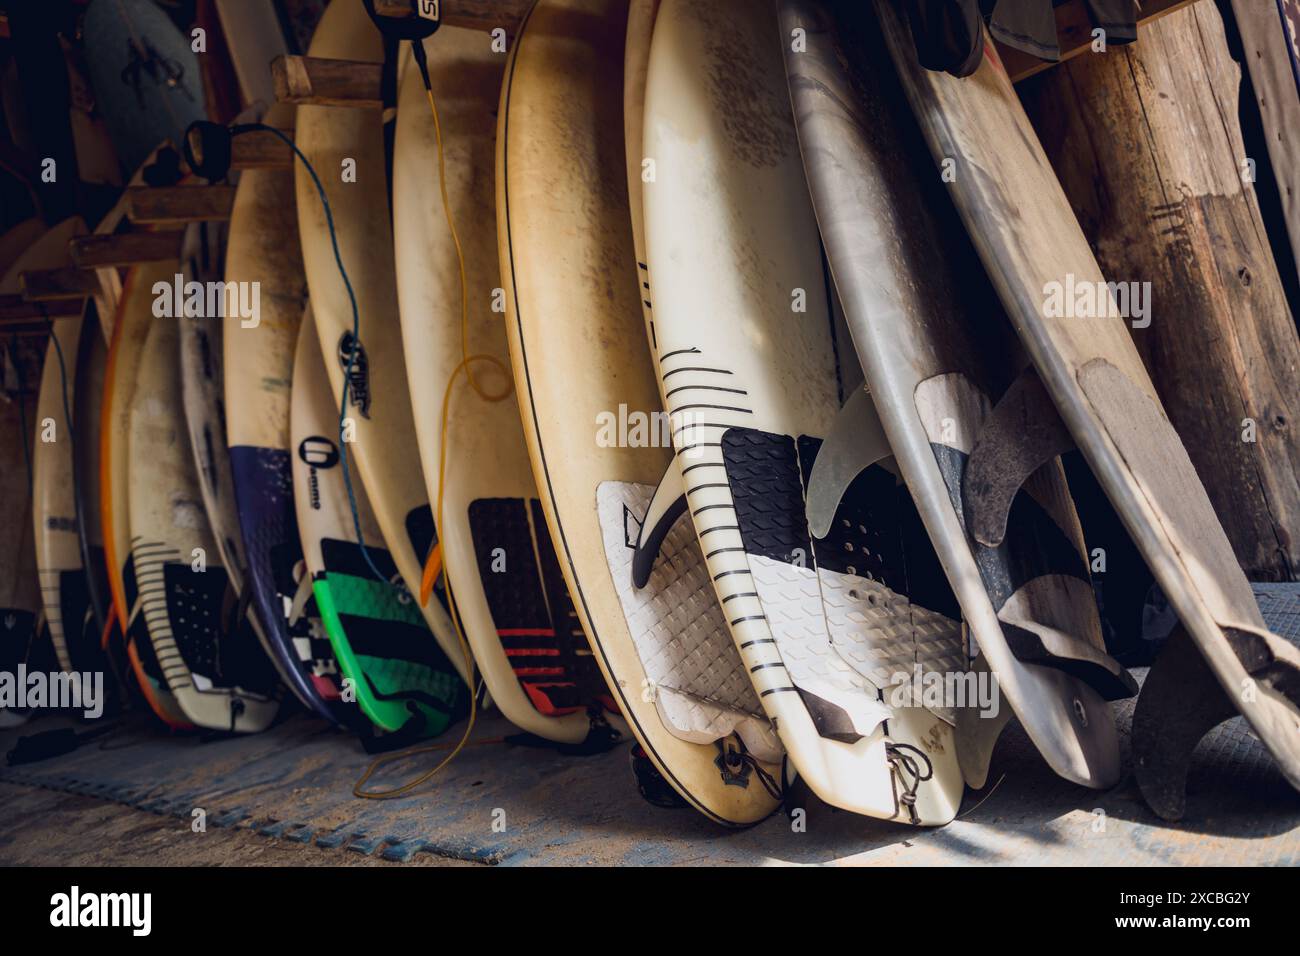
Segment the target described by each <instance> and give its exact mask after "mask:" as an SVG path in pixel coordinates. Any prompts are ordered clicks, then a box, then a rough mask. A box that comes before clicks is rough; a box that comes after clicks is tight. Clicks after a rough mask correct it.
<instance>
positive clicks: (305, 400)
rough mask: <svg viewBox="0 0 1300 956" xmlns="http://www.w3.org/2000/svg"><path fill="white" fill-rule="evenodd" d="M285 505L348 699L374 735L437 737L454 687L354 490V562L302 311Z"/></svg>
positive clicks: (333, 415) (324, 394) (320, 374)
mask: <svg viewBox="0 0 1300 956" xmlns="http://www.w3.org/2000/svg"><path fill="white" fill-rule="evenodd" d="M290 422H291V425H290V430H291V431H290V433H291V436H292V440H293V448H294V456H293V479H294V496H293V497H294V503H295V506H296V509H297V513H298V532H299V534H300V535H301V537H302V550H303V554H304V556H305V558H306V562H307V571H308V573H309V574H310V575H311V580H312V593H313V594H314V596H315V598H316V607H317V609H318V611H319V615H320V620H321V622H322V623H323V625H324V630H325V633H326V635H327V637H328V639H329V642H330V645H331V646H332V647H333V650H334V654H335V656H336V657H337V658H338V662H339V667H340V670H341V671H342V673H343V675H344V676H345V677H346V678H348V679H349V680H350V681H351V682H352V686H353V689H354V691H355V693H354V695H353V699H354V700H355V701H356V703H357V704H359V705H360V706H361V710H362V711H363V712H364V713H365V715H366V717H368V718H369V719H370V720H371V721H372V722H373V723H374V724H375V725H376V726H378V727H381V728H383V729H384V730H389V731H396V730H401V729H402V728H403V727H405V726H407V724H408V722H409V721H410V720H411V719H413V718H414V719H416V720H417V721H418V722H419V723H418V725H417V726H419V727H420V728H421V731H422V733H423V735H425V736H433V735H436V734H440V733H442V731H444V730H445V729H446V728H447V725H448V723H449V722H450V721H451V720H452V719H453V718H454V717H455V716H456V715H457V709H458V705H459V703H460V697H461V694H460V691H461V688H462V686H463V685H462V683H461V681H460V679H459V677H458V676H457V674H456V671H455V668H453V667H452V666H451V663H450V662H449V661H448V660H447V656H446V655H445V654H444V653H443V652H442V648H440V647H439V646H438V642H437V641H435V640H433V637H432V635H431V634H429V628H428V626H427V625H426V624H425V623H424V618H423V617H422V616H421V615H420V609H419V607H418V605H417V604H416V599H415V597H414V595H412V594H409V593H407V592H406V591H405V590H399V589H397V588H394V587H391V586H390V585H389V581H390V580H391V579H392V578H393V577H394V576H395V575H396V574H397V568H396V567H395V566H394V564H393V558H392V555H390V554H389V553H388V551H387V550H386V549H385V548H384V545H383V536H382V534H381V533H380V531H379V523H378V521H377V519H376V518H375V514H374V510H373V509H372V508H371V507H370V501H369V499H368V498H367V497H366V494H365V489H364V488H363V487H361V484H360V482H357V484H356V486H355V493H356V504H357V522H358V523H359V524H360V525H361V530H362V540H364V541H366V542H367V544H366V551H367V552H368V553H369V559H370V561H371V562H373V563H374V565H375V567H376V568H377V569H378V571H379V572H380V574H381V576H378V577H377V576H376V575H375V573H374V571H373V570H371V568H370V565H369V563H367V560H366V555H364V554H362V550H361V545H360V544H359V543H358V541H357V535H356V530H355V526H354V524H353V517H352V509H351V505H350V503H349V500H348V491H347V486H346V485H345V484H344V482H343V463H342V457H341V456H340V455H339V448H338V406H337V405H336V404H335V402H334V398H333V394H332V393H331V391H330V383H329V376H328V375H327V374H326V372H325V363H324V362H323V361H322V359H321V354H320V340H319V338H317V335H316V323H315V321H314V320H313V318H312V314H311V308H310V306H309V307H308V309H307V313H306V315H305V316H304V317H303V321H302V329H301V331H300V332H299V337H298V348H297V352H296V354H295V356H294V368H293V404H292V411H291V413H290Z"/></svg>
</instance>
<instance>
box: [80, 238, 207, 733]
mask: <svg viewBox="0 0 1300 956" xmlns="http://www.w3.org/2000/svg"><path fill="white" fill-rule="evenodd" d="M177 268H178V263H176V262H157V263H148V264H145V265H141V266H136V267H135V268H133V269H132V270H130V272H128V273H127V278H126V280H125V281H124V282H123V284H122V294H121V297H120V299H119V300H118V309H117V315H116V317H115V319H114V321H113V338H112V340H111V342H110V343H109V348H108V366H107V368H106V369H105V372H104V401H103V405H102V407H101V410H100V428H99V434H100V449H99V468H100V474H99V494H100V499H99V504H100V517H101V518H102V520H103V522H104V560H105V563H106V564H107V565H108V582H109V588H110V590H111V591H112V595H113V610H114V614H115V615H116V617H117V624H118V630H119V631H120V633H121V634H122V635H123V636H124V638H125V642H126V651H127V657H128V658H129V660H130V661H131V669H132V670H133V671H134V673H135V676H136V682H137V684H138V685H139V687H140V691H141V693H142V694H143V695H144V698H145V700H146V701H147V702H148V704H149V706H150V708H151V709H152V710H153V712H154V713H155V714H157V715H158V717H159V719H160V720H162V721H163V722H164V723H166V724H167V725H168V726H170V727H173V728H176V729H185V728H189V727H192V724H191V723H190V720H189V718H188V717H187V716H186V715H185V712H184V711H183V710H182V709H181V706H180V704H179V703H178V702H177V700H176V698H175V696H173V694H172V692H171V690H170V689H169V687H168V684H167V682H166V678H165V677H164V675H163V671H162V667H161V665H160V664H159V662H158V658H157V656H156V655H155V654H154V650H153V644H152V643H151V642H150V641H149V636H148V634H147V632H146V631H145V623H144V617H143V616H142V615H140V614H138V613H136V614H134V616H133V611H134V610H135V609H136V603H137V600H138V599H139V588H138V586H137V583H136V569H135V561H134V557H133V555H132V551H131V525H130V516H129V508H130V499H129V497H128V489H129V484H130V476H129V471H128V466H129V460H130V451H129V439H130V429H131V399H132V396H133V395H134V393H135V384H136V377H137V376H138V374H139V371H140V364H141V358H142V356H143V353H144V341H145V336H146V335H147V334H148V332H149V327H150V324H151V323H152V321H153V303H154V292H153V288H154V285H155V284H156V283H159V282H161V283H163V284H164V285H168V286H169V285H171V283H172V282H173V281H174V277H175V274H176V270H177Z"/></svg>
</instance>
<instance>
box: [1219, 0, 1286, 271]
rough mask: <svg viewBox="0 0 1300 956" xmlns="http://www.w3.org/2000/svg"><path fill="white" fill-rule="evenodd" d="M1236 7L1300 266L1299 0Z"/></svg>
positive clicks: (1236, 2)
mask: <svg viewBox="0 0 1300 956" xmlns="http://www.w3.org/2000/svg"><path fill="white" fill-rule="evenodd" d="M1232 12H1233V18H1234V19H1235V20H1236V22H1237V29H1238V31H1239V32H1240V34H1241V42H1242V46H1243V47H1244V50H1245V56H1244V57H1243V59H1244V61H1245V66H1246V69H1247V70H1248V71H1249V73H1250V82H1251V85H1252V86H1253V87H1254V90H1255V103H1256V105H1257V106H1258V108H1259V114H1260V121H1261V122H1262V123H1263V127H1264V141H1265V142H1266V143H1267V148H1268V155H1269V159H1270V160H1271V161H1272V166H1273V176H1274V177H1275V178H1276V179H1277V185H1278V194H1279V197H1280V199H1281V203H1282V214H1283V217H1284V218H1285V220H1286V229H1287V233H1288V235H1289V237H1290V240H1291V243H1290V244H1291V252H1292V255H1293V257H1294V258H1295V263H1296V268H1297V269H1300V0H1272V2H1269V0H1265V2H1263V3H1256V2H1253V0H1232Z"/></svg>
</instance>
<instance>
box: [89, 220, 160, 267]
mask: <svg viewBox="0 0 1300 956" xmlns="http://www.w3.org/2000/svg"><path fill="white" fill-rule="evenodd" d="M183 238H184V233H182V232H181V231H180V230H179V229H176V230H167V231H161V232H124V233H120V234H116V235H106V236H95V235H91V236H78V237H77V238H76V239H73V240H72V242H71V243H69V250H70V251H71V253H72V261H73V262H74V263H75V264H76V265H77V266H78V267H80V268H82V269H104V268H109V267H116V268H122V267H126V266H134V265H139V264H140V263H142V262H163V261H166V260H168V259H179V258H180V256H181V240H182V239H183Z"/></svg>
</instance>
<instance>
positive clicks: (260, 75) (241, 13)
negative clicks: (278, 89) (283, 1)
mask: <svg viewBox="0 0 1300 956" xmlns="http://www.w3.org/2000/svg"><path fill="white" fill-rule="evenodd" d="M216 5H217V16H218V17H220V19H221V28H222V30H224V31H225V34H226V38H227V40H228V45H229V47H230V58H231V60H232V61H233V62H234V65H235V75H236V76H237V77H238V78H239V92H240V95H241V96H242V97H243V100H244V105H245V106H249V105H251V104H253V103H257V102H261V103H264V104H268V105H269V104H272V103H274V102H275V86H274V84H272V82H271V61H272V60H274V59H275V58H276V57H277V56H282V55H283V54H285V53H288V52H289V50H288V47H287V46H286V44H285V41H284V33H283V31H282V30H281V27H280V18H279V17H278V16H276V12H275V4H274V2H273V0H216Z"/></svg>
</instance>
